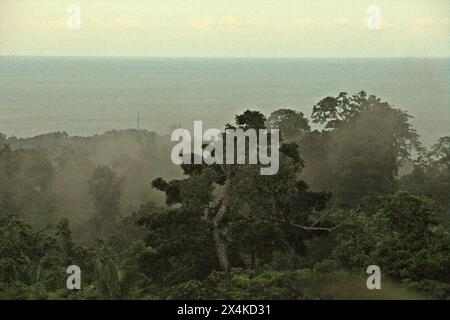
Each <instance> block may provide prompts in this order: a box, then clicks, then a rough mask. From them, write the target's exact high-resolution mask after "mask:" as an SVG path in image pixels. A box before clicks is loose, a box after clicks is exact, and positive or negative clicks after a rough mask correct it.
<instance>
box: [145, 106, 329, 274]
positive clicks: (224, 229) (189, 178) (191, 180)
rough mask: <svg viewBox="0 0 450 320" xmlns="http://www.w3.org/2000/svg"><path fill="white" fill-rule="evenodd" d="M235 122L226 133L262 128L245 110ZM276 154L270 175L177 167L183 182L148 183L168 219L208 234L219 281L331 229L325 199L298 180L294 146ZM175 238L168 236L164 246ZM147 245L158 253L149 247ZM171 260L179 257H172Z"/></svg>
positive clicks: (248, 169)
mask: <svg viewBox="0 0 450 320" xmlns="http://www.w3.org/2000/svg"><path fill="white" fill-rule="evenodd" d="M235 120H236V121H235V127H234V126H231V125H227V128H236V129H243V130H247V129H250V128H253V129H263V128H265V126H266V119H265V117H264V115H262V114H261V113H260V112H258V111H250V110H247V111H245V112H244V113H243V114H241V115H237V116H236V117H235ZM258 138H259V137H258ZM280 151H281V153H280V159H279V162H280V165H279V171H278V173H277V174H275V175H260V167H261V166H262V165H261V164H256V165H251V164H220V165H219V164H212V165H206V164H197V165H196V164H183V165H182V169H183V170H184V173H185V174H186V178H185V179H182V180H172V181H170V182H166V181H164V180H163V179H162V178H157V179H155V180H154V181H153V182H152V185H153V187H155V188H157V189H159V190H161V191H164V192H165V193H166V201H167V204H168V205H169V206H171V208H170V209H169V210H168V211H167V212H168V215H169V216H177V217H183V213H188V214H187V215H185V216H184V219H190V220H192V219H193V220H194V221H196V222H195V223H194V225H195V224H196V225H197V226H201V225H205V226H207V228H204V229H203V230H206V232H207V233H209V234H210V238H209V239H210V240H209V241H213V243H214V248H215V251H216V256H217V261H218V262H219V265H220V267H221V270H222V271H223V272H224V273H225V275H227V274H228V273H229V271H230V269H231V267H232V266H245V267H247V268H254V267H256V265H257V264H258V263H259V262H265V261H270V259H271V257H272V254H273V253H274V252H276V251H288V250H294V251H296V252H301V251H302V250H303V249H304V243H303V240H305V239H307V238H308V237H311V236H314V235H315V234H320V233H326V232H329V231H331V230H332V228H333V227H331V226H330V225H328V224H327V222H326V221H325V217H326V214H327V213H323V212H322V210H323V209H324V208H325V206H326V204H327V202H328V200H329V197H330V194H328V193H322V192H310V191H308V186H307V184H306V183H305V182H304V181H302V180H300V179H299V177H298V174H299V173H300V172H301V169H302V166H303V161H302V159H301V158H300V155H299V153H298V145H297V144H295V143H290V144H282V145H281V147H280ZM224 162H225V161H224ZM321 213H322V214H321ZM165 216H166V217H167V215H165ZM312 218H315V219H314V220H315V221H312ZM150 219H152V218H150ZM167 219H168V218H166V221H167ZM178 223H180V222H178ZM153 224H155V219H154V218H153ZM190 225H191V226H192V222H191V223H190ZM189 232H190V230H185V233H186V234H189ZM179 237H181V235H175V236H173V237H171V236H170V235H168V236H167V238H166V240H165V242H164V244H165V245H167V242H171V241H175V240H174V239H179ZM207 238H208V236H207V237H206V239H207ZM199 240H200V239H199ZM203 240H205V238H203ZM203 240H202V241H203ZM150 245H152V246H153V247H154V248H155V249H156V250H157V251H158V246H157V245H156V246H155V243H151V244H150ZM205 248H208V246H205ZM177 254H178V255H179V254H181V253H178V252H174V253H173V254H172V255H173V256H174V255H177Z"/></svg>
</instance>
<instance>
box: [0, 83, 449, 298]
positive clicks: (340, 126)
mask: <svg viewBox="0 0 450 320" xmlns="http://www.w3.org/2000/svg"><path fill="white" fill-rule="evenodd" d="M410 118H411V116H410V115H408V114H407V113H406V112H405V111H403V110H400V109H396V108H394V107H392V106H391V105H389V103H387V102H383V101H382V100H381V99H380V98H377V97H375V96H373V95H368V94H367V93H365V92H364V91H361V92H358V93H356V94H354V95H351V96H350V95H349V94H347V93H345V92H341V93H339V94H338V95H337V96H336V97H326V98H324V99H322V100H320V101H319V102H318V103H317V104H316V105H315V106H314V108H313V112H312V114H311V117H310V119H308V118H307V117H306V116H305V115H304V114H303V113H302V112H299V111H297V110H295V109H288V108H281V109H278V110H274V112H272V113H271V114H269V115H263V114H262V113H261V112H259V111H258V110H247V111H245V112H243V113H242V114H238V115H236V117H235V122H234V123H233V124H226V126H224V129H225V128H230V127H233V128H241V129H244V130H245V129H249V128H253V129H262V128H277V129H279V130H280V134H281V139H282V141H281V146H280V161H279V171H278V173H277V174H276V175H273V176H262V175H260V174H259V169H260V165H259V164H257V165H249V164H223V165H219V164H211V165H206V164H189V165H188V164H182V165H181V166H175V165H173V164H172V163H171V161H170V152H171V147H172V145H171V143H170V138H169V137H168V136H161V135H158V134H157V133H154V132H149V131H147V130H142V129H141V130H123V131H109V132H106V133H105V134H102V135H96V136H92V137H71V136H69V135H67V134H66V133H50V134H46V135H41V136H36V137H32V138H15V137H7V136H6V135H2V134H0V299H371V298H376V299H379V298H385V299H416V298H434V299H446V298H449V297H450V234H449V231H450V211H449V194H450V193H449V190H450V188H449V181H450V179H449V178H450V177H449V153H450V137H449V136H446V137H441V138H440V139H439V140H438V141H437V142H436V144H435V145H433V146H432V147H430V148H426V147H424V146H422V145H421V144H420V137H419V135H418V134H417V132H416V131H415V129H414V128H413V126H412V125H411V123H410ZM224 125H225V124H224ZM69 265H77V266H79V267H80V269H81V272H82V279H83V280H82V285H81V289H80V290H69V289H68V288H67V287H66V279H67V276H68V274H67V273H66V269H67V267H68V266H69ZM369 265H378V266H380V268H381V272H382V275H383V278H382V279H383V280H382V281H383V289H382V290H368V289H367V288H366V278H367V274H366V268H367V267H368V266H369Z"/></svg>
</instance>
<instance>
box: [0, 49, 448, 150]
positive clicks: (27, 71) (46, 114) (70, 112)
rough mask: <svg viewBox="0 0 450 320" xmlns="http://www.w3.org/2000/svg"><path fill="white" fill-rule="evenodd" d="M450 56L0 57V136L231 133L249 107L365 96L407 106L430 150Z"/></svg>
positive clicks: (304, 107)
mask: <svg viewBox="0 0 450 320" xmlns="http://www.w3.org/2000/svg"><path fill="white" fill-rule="evenodd" d="M449 62H450V58H392V59H391V58H389V59H388V58H383V59H366V58H360V59H353V58H346V59H219V58H217V59H209V58H183V59H179V58H87V57H86V58H84V57H80V58H78V57H11V56H2V57H0V132H1V133H4V134H7V135H8V136H13V135H14V136H17V137H28V136H34V135H38V134H43V133H48V132H54V131H65V132H67V133H69V134H70V135H81V136H87V135H93V134H96V133H103V132H104V131H107V130H112V129H126V128H136V126H137V116H138V114H139V118H140V121H139V122H140V127H141V128H143V129H148V130H151V131H156V132H159V133H168V132H169V128H170V127H171V126H173V125H181V126H183V127H186V128H191V127H192V124H193V122H194V120H202V121H203V122H204V125H205V126H208V127H215V128H223V126H224V124H225V123H226V122H232V120H233V116H234V114H236V113H239V112H242V111H243V110H245V109H247V108H250V109H256V110H259V111H261V112H263V113H264V114H266V115H267V116H268V115H269V114H270V112H272V111H274V110H276V109H279V108H293V109H295V110H298V111H302V112H304V113H305V115H306V116H308V117H310V116H311V112H312V107H313V105H314V104H315V103H317V102H318V101H319V100H320V99H322V98H324V97H326V96H330V95H331V96H336V95H337V94H338V93H339V92H341V91H346V92H348V93H350V94H353V93H354V92H357V91H360V90H362V89H363V90H365V91H366V92H367V93H368V94H375V95H376V96H378V97H380V98H381V99H382V100H383V101H387V102H389V103H390V104H392V105H394V106H395V107H398V108H401V109H403V110H406V111H407V112H408V113H409V114H410V115H411V116H413V117H414V118H413V119H411V122H412V123H413V125H414V127H415V128H416V129H417V131H418V133H419V134H420V135H421V141H422V143H424V144H425V145H427V146H429V145H431V144H433V143H434V142H435V141H436V140H437V139H438V138H439V137H441V136H445V135H449V131H450V130H449V128H450V117H449V116H450V114H449V113H450V111H449V103H450V90H449Z"/></svg>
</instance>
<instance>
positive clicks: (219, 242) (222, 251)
mask: <svg viewBox="0 0 450 320" xmlns="http://www.w3.org/2000/svg"><path fill="white" fill-rule="evenodd" d="M227 203H228V195H227V191H225V195H224V197H223V198H222V200H221V203H220V206H219V209H218V210H217V213H216V215H215V216H214V218H213V220H212V226H213V236H214V243H215V246H216V252H217V258H218V259H219V263H220V266H221V268H222V271H223V272H224V273H225V282H226V283H228V280H229V273H230V269H231V266H230V261H229V259H228V253H227V245H226V243H225V239H224V238H223V236H222V233H221V230H222V227H221V226H220V223H221V222H222V220H223V217H224V215H225V212H226V210H227Z"/></svg>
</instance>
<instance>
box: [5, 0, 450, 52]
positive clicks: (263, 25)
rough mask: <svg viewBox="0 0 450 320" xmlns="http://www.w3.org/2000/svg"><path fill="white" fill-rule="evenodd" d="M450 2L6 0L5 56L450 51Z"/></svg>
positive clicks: (443, 0)
mask: <svg viewBox="0 0 450 320" xmlns="http://www.w3.org/2000/svg"><path fill="white" fill-rule="evenodd" d="M449 3H450V1H448V0H426V1H422V0H412V1H404V0H390V1H357V0H353V1H350V0H349V1H335V0H333V1H329V0H315V1H300V0H298V1H292V0H276V1H265V0H228V1H216V0H198V1H197V0H192V1H190V0H184V1H171V0H164V1H163V0H161V1H158V0H150V1H144V0H142V1H133V0H124V1H119V0H111V1H93V0H71V1H66V0H53V1H41V0H39V1H38V0H31V1H26V0H0V54H2V55H62V56H94V55H99V56H156V57H423V56H425V57H428V56H441V57H442V56H444V57H449V56H450V54H449V51H450V49H449V48H450V46H449V39H450V31H449V30H450V5H449ZM71 5H76V6H78V7H79V8H80V9H81V28H80V29H79V30H78V29H74V30H70V29H69V28H68V27H67V22H68V19H69V18H70V19H72V18H73V17H74V16H73V15H71V13H68V11H67V10H68V7H69V6H71ZM371 5H375V6H377V7H378V8H379V9H380V10H381V28H380V29H370V28H369V27H368V25H367V20H368V19H369V18H370V16H372V17H373V16H374V11H370V10H369V9H368V8H369V6H371ZM368 10H369V11H368ZM71 12H72V13H73V11H71ZM375 15H376V13H375ZM73 21H74V20H73V19H72V20H70V21H69V23H73ZM371 21H372V20H371ZM372 25H373V24H372Z"/></svg>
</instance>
